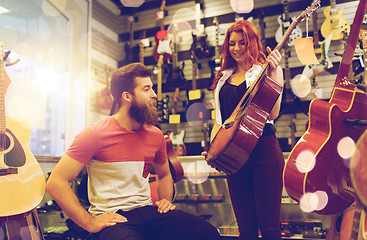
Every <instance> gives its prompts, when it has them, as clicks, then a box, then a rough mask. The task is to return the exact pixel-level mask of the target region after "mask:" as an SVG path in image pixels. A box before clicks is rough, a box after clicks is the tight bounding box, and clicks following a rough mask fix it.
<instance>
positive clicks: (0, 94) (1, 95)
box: [0, 42, 6, 134]
mask: <svg viewBox="0 0 367 240" xmlns="http://www.w3.org/2000/svg"><path fill="white" fill-rule="evenodd" d="M4 56H5V55H4V43H3V42H0V108H1V109H0V134H4V133H5V131H6V121H5V83H4V81H5V77H4V71H5V70H4Z"/></svg>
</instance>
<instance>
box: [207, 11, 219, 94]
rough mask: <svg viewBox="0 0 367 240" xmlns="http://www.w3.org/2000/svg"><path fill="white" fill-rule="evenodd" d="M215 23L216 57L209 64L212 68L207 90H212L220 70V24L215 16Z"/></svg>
mask: <svg viewBox="0 0 367 240" xmlns="http://www.w3.org/2000/svg"><path fill="white" fill-rule="evenodd" d="M213 23H214V24H215V55H214V57H213V58H212V59H211V60H210V61H209V62H208V65H209V68H210V72H211V75H210V79H209V81H208V85H207V89H208V90H211V89H210V87H211V85H212V84H213V80H214V78H215V75H217V73H218V71H219V69H220V52H221V50H220V45H219V32H220V28H219V22H218V18H217V17H216V16H215V17H214V18H213Z"/></svg>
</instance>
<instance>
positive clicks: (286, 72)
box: [283, 0, 291, 89]
mask: <svg viewBox="0 0 367 240" xmlns="http://www.w3.org/2000/svg"><path fill="white" fill-rule="evenodd" d="M283 7H284V19H283V21H288V19H289V12H288V1H287V0H284V1H283ZM283 26H284V24H283ZM283 31H284V32H285V29H284V28H283ZM283 48H284V77H285V81H286V83H287V89H290V79H291V73H290V69H289V53H290V51H289V47H288V41H286V42H285V44H284V46H283Z"/></svg>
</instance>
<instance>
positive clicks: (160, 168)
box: [153, 160, 176, 213]
mask: <svg viewBox="0 0 367 240" xmlns="http://www.w3.org/2000/svg"><path fill="white" fill-rule="evenodd" d="M153 165H154V169H155V170H156V172H157V175H158V197H159V201H157V202H156V203H155V205H156V206H157V207H158V211H159V212H160V213H166V212H168V211H169V210H174V209H175V208H176V206H175V205H173V204H172V202H171V201H172V200H171V199H172V197H173V186H174V185H173V180H172V176H171V171H170V170H169V163H168V160H167V161H165V162H164V163H162V164H161V163H153Z"/></svg>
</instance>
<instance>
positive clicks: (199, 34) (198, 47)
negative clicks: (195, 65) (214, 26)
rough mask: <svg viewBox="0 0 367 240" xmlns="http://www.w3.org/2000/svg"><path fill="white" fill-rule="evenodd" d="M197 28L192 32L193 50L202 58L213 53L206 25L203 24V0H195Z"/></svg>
mask: <svg viewBox="0 0 367 240" xmlns="http://www.w3.org/2000/svg"><path fill="white" fill-rule="evenodd" d="M195 16H196V20H195V23H196V25H195V29H194V31H193V33H192V39H193V41H192V45H191V51H194V53H195V55H196V57H197V58H199V59H202V58H206V57H209V56H210V55H211V52H210V48H209V46H208V43H207V39H206V38H207V34H206V33H205V26H204V25H203V24H201V1H200V0H195Z"/></svg>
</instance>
